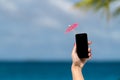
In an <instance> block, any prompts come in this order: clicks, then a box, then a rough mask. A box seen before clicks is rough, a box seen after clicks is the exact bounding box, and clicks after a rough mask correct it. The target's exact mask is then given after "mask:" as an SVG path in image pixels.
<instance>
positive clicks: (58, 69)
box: [0, 62, 120, 80]
mask: <svg viewBox="0 0 120 80" xmlns="http://www.w3.org/2000/svg"><path fill="white" fill-rule="evenodd" d="M83 75H84V77H85V80H120V62H104V63H102V62H99V63H98V62H89V63H87V64H86V65H85V67H84V68H83ZM0 80H72V75H71V62H0Z"/></svg>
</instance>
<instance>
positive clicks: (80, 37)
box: [75, 33, 89, 58]
mask: <svg viewBox="0 0 120 80" xmlns="http://www.w3.org/2000/svg"><path fill="white" fill-rule="evenodd" d="M75 38H76V51H77V55H78V57H79V58H88V57H89V56H88V38H87V33H79V34H76V35H75Z"/></svg>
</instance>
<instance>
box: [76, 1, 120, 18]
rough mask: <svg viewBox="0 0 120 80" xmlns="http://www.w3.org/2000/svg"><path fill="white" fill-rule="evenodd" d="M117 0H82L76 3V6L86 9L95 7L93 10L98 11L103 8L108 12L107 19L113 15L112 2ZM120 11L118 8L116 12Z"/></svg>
mask: <svg viewBox="0 0 120 80" xmlns="http://www.w3.org/2000/svg"><path fill="white" fill-rule="evenodd" d="M114 1H116V0H82V1H80V2H77V3H76V4H75V7H76V8H84V9H86V10H89V9H93V11H95V12H98V11H99V10H101V9H102V10H103V11H104V12H105V14H106V17H107V20H109V19H110V17H111V12H110V4H111V3H112V2H114ZM118 13H120V9H119V10H117V12H116V13H115V14H118Z"/></svg>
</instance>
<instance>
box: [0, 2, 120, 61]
mask: <svg viewBox="0 0 120 80" xmlns="http://www.w3.org/2000/svg"><path fill="white" fill-rule="evenodd" d="M76 1H77V0H76ZM76 1H75V0H74V1H72V0H0V38H1V39H0V60H7V61H11V60H13V61H14V60H15V61H17V60H18V61H19V60H20V61H21V60H22V61H24V60H30V61H31V60H39V61H70V60H71V50H72V47H73V44H74V34H73V33H69V34H64V31H65V29H66V28H67V26H68V25H69V24H72V23H74V22H78V23H79V27H78V28H77V29H76V30H77V31H78V32H87V33H88V38H89V40H91V41H92V42H93V44H92V45H91V46H90V47H91V48H92V54H93V58H92V60H93V61H120V36H119V35H120V27H119V26H120V23H119V20H120V17H119V16H118V17H116V18H112V19H111V20H110V22H109V24H107V22H106V19H105V17H104V16H103V14H102V13H98V14H97V13H93V12H88V13H87V12H86V11H83V10H75V9H73V8H72V5H73V4H74V3H75V2H76ZM114 4H115V5H119V4H118V3H114ZM113 8H114V5H113Z"/></svg>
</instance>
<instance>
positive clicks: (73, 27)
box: [65, 23, 78, 33]
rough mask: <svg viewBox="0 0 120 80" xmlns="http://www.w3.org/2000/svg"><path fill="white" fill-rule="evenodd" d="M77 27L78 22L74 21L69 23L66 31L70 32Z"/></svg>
mask: <svg viewBox="0 0 120 80" xmlns="http://www.w3.org/2000/svg"><path fill="white" fill-rule="evenodd" d="M76 27H78V23H74V24H72V25H69V26H68V28H67V29H66V31H65V33H68V32H70V31H72V30H74V29H75V28H76Z"/></svg>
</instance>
